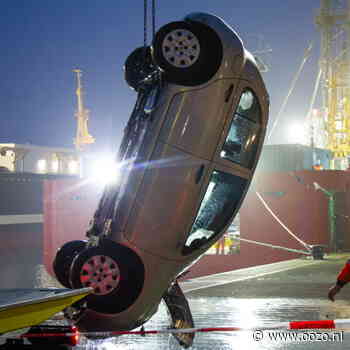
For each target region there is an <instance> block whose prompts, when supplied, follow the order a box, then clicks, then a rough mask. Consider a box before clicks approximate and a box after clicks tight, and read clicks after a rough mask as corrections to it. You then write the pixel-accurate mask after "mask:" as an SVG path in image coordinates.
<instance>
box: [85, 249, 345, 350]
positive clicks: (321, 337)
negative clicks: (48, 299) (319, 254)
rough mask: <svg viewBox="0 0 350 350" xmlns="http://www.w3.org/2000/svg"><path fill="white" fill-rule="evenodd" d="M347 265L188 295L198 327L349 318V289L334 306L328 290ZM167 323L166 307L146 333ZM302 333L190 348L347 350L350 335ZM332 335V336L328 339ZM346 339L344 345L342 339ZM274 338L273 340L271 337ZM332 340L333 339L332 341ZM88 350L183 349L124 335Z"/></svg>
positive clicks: (235, 335)
mask: <svg viewBox="0 0 350 350" xmlns="http://www.w3.org/2000/svg"><path fill="white" fill-rule="evenodd" d="M344 262H345V256H338V257H333V258H332V259H326V260H324V261H320V262H319V263H316V264H310V265H309V266H304V267H298V268H296V269H292V270H288V271H284V272H278V273H274V274H268V275H266V276H261V275H260V276H259V277H258V278H252V279H249V280H243V281H239V282H234V283H230V284H225V285H222V286H215V287H211V288H208V289H205V290H204V289H203V290H199V291H198V290H197V291H194V292H190V293H188V298H189V303H190V305H191V309H192V312H193V316H194V320H195V325H196V327H220V326H237V327H255V326H268V325H272V324H276V323H280V322H286V321H287V322H288V321H297V320H320V319H340V318H350V286H348V287H345V288H344V290H342V292H341V294H339V297H338V300H337V301H336V302H335V303H332V302H330V301H328V300H327V298H326V295H327V291H328V288H329V287H330V285H331V284H332V283H333V282H334V280H335V278H336V275H337V273H338V271H339V269H340V268H341V266H342V265H343V263H344ZM168 322H169V320H168V316H167V312H166V309H165V307H164V305H161V306H160V309H159V312H158V313H157V314H156V315H155V316H154V317H153V318H152V319H151V320H150V321H149V322H148V323H147V324H146V325H145V329H146V330H150V329H165V328H167V327H168V326H169V323H168ZM310 332H313V331H309V335H303V333H304V332H302V331H300V332H299V338H297V339H276V340H275V339H273V336H274V335H273V334H275V333H273V332H272V333H273V334H272V336H271V332H270V331H264V332H263V339H261V340H259V341H256V340H254V339H253V332H251V331H245V332H242V331H241V332H227V333H223V332H222V333H198V334H196V337H195V341H194V345H193V347H192V349H201V350H206V349H210V350H214V349H215V350H218V349H223V350H225V349H242V348H243V347H245V348H246V349H253V350H254V349H276V350H277V349H284V350H289V349H310V350H311V349H314V350H316V349H319V350H323V349H329V348H332V349H348V348H350V332H347V331H346V332H344V333H342V334H340V330H334V331H329V330H327V332H322V333H321V332H320V330H315V331H314V332H313V333H314V335H312V336H311V337H310ZM326 333H327V334H328V336H329V338H328V340H327V339H326V337H327V335H326ZM340 336H342V341H340ZM271 337H272V338H271ZM332 337H333V338H334V341H333V340H332ZM81 347H82V348H84V349H97V348H98V349H99V350H111V349H116V350H117V349H118V350H119V349H120V350H131V349H132V350H138V349H140V350H141V349H145V350H146V349H181V347H180V346H179V345H178V344H177V342H176V340H175V339H174V338H173V337H172V336H170V335H148V336H145V337H142V336H121V337H118V338H114V339H107V340H103V341H99V342H96V341H94V342H92V341H88V342H87V343H86V344H85V345H84V346H83V345H82V346H81Z"/></svg>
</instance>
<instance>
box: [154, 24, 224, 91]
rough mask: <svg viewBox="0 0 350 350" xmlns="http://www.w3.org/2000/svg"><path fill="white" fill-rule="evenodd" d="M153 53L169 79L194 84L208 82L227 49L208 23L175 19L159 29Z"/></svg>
mask: <svg viewBox="0 0 350 350" xmlns="http://www.w3.org/2000/svg"><path fill="white" fill-rule="evenodd" d="M152 54H153V59H154V62H155V63H156V64H157V65H158V66H159V68H160V69H161V70H162V71H163V72H164V78H165V79H166V80H167V81H169V82H171V83H175V84H180V85H185V86H194V85H199V84H203V83H205V82H207V81H208V80H210V79H211V78H212V77H213V76H214V74H215V73H216V72H217V71H218V69H219V67H220V64H221V61H222V55H223V49H222V43H221V40H220V38H219V37H218V35H217V34H216V33H215V31H214V30H212V29H211V28H209V27H208V26H206V25H204V24H201V23H197V22H172V23H169V24H167V25H165V26H164V27H162V28H161V29H160V30H159V31H158V32H157V34H156V36H155V38H154V41H153V44H152Z"/></svg>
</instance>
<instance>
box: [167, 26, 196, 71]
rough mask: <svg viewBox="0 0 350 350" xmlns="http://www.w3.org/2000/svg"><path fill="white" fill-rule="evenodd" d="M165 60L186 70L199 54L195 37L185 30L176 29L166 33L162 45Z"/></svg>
mask: <svg viewBox="0 0 350 350" xmlns="http://www.w3.org/2000/svg"><path fill="white" fill-rule="evenodd" d="M162 52H163V55H164V57H165V59H166V60H167V61H168V62H169V63H170V64H171V65H173V66H175V67H177V68H188V67H190V66H192V64H194V63H195V62H196V61H197V59H198V57H199V54H200V44H199V41H198V39H197V37H196V36H195V35H194V34H193V33H192V32H190V31H189V30H187V29H176V30H173V31H171V32H170V33H168V34H167V35H166V36H165V38H164V41H163V44H162Z"/></svg>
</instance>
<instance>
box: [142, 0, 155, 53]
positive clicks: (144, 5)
mask: <svg viewBox="0 0 350 350" xmlns="http://www.w3.org/2000/svg"><path fill="white" fill-rule="evenodd" d="M147 15H148V2H147V0H144V1H143V46H144V47H147V44H148V42H147V32H148V23H147V17H148V16H147ZM155 32H156V0H152V40H153V39H154V37H155Z"/></svg>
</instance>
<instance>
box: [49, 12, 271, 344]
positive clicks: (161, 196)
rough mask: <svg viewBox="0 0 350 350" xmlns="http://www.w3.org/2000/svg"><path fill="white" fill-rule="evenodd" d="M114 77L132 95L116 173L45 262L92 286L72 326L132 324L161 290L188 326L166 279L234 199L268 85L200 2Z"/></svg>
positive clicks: (174, 287) (194, 252) (254, 156)
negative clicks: (83, 233) (85, 219)
mask: <svg viewBox="0 0 350 350" xmlns="http://www.w3.org/2000/svg"><path fill="white" fill-rule="evenodd" d="M125 78H126V81H127V82H128V84H129V85H130V86H131V87H132V88H133V89H135V90H136V91H137V94H138V97H137V101H136V104H135V107H134V110H133V112H132V115H131V117H130V120H129V122H128V124H127V126H126V128H125V133H124V138H123V141H122V143H121V146H120V149H119V154H118V161H119V164H120V173H121V174H120V176H119V179H118V182H116V183H114V184H111V185H108V186H107V187H106V188H105V191H104V194H103V196H102V198H101V200H100V203H99V206H98V208H97V210H96V213H95V215H94V218H93V220H92V225H91V228H90V229H89V231H88V232H87V237H88V239H87V241H86V242H85V241H73V242H68V243H66V244H65V245H64V246H63V247H62V248H61V249H60V250H59V251H58V253H57V255H56V259H55V261H54V270H55V273H56V276H57V278H58V280H59V281H60V282H61V283H62V284H63V285H65V286H66V287H69V288H81V287H93V288H94V293H93V294H92V295H91V296H89V297H88V298H87V301H86V303H85V305H80V306H79V305H78V306H77V307H76V309H75V310H74V312H72V313H71V315H70V316H69V317H71V319H72V320H73V321H74V322H75V323H76V325H77V326H78V327H79V329H81V330H84V331H104V330H130V329H133V328H135V327H138V326H141V325H142V324H143V323H144V322H146V321H147V320H148V319H149V318H150V317H151V316H152V315H153V314H154V313H155V312H156V311H157V308H158V305H159V303H160V301H161V300H162V298H164V300H165V302H166V304H167V305H168V308H169V310H170V313H171V316H172V322H173V326H176V324H178V323H176V321H177V320H181V321H182V326H184V325H185V326H192V325H193V321H192V316H191V313H190V310H189V307H188V303H187V301H186V299H185V297H184V295H183V294H182V292H181V289H180V287H179V285H178V283H177V279H178V277H179V276H181V275H182V274H183V273H184V272H185V271H186V270H187V269H188V268H189V266H190V265H191V264H193V263H194V262H195V261H196V260H197V259H199V258H200V256H201V255H202V254H204V253H205V252H206V250H208V249H209V248H210V247H211V246H212V245H213V244H214V243H215V242H216V241H217V240H218V239H220V237H221V236H222V234H224V233H225V231H226V229H227V228H228V226H229V225H230V223H231V222H232V220H233V218H234V217H235V215H236V213H237V211H238V209H239V208H240V206H241V204H242V201H243V199H244V196H245V194H246V192H247V190H248V187H249V184H250V182H251V179H252V177H253V173H254V170H255V167H256V164H257V161H258V159H259V155H260V151H261V148H262V144H263V139H264V135H265V130H266V124H267V120H268V109H269V98H268V94H267V92H266V89H265V86H264V83H263V80H262V78H261V75H260V73H259V70H258V68H257V64H256V62H255V60H254V58H253V56H252V55H251V54H250V53H249V52H247V51H246V50H245V48H244V46H243V44H242V41H241V40H240V38H239V37H238V35H237V34H236V33H235V32H234V31H233V30H232V28H231V27H230V26H229V25H227V24H226V23H225V22H224V21H223V20H222V19H220V18H218V17H216V16H214V15H211V14H206V13H193V14H190V15H188V16H186V17H185V18H184V20H183V21H179V22H172V23H169V24H167V25H165V26H164V27H162V28H161V29H160V30H159V31H158V32H157V34H156V36H155V39H154V41H153V43H152V46H151V47H141V48H138V49H136V50H135V51H134V52H133V53H132V54H131V55H130V56H129V57H128V59H127V60H126V64H125ZM174 303H175V304H178V305H181V306H182V310H184V311H178V308H176V307H174V306H173V305H174ZM180 323H181V322H180ZM180 338H181V337H180ZM179 340H180V342H182V344H183V345H184V346H188V345H190V342H191V341H187V340H186V339H184V338H183V339H179Z"/></svg>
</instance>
